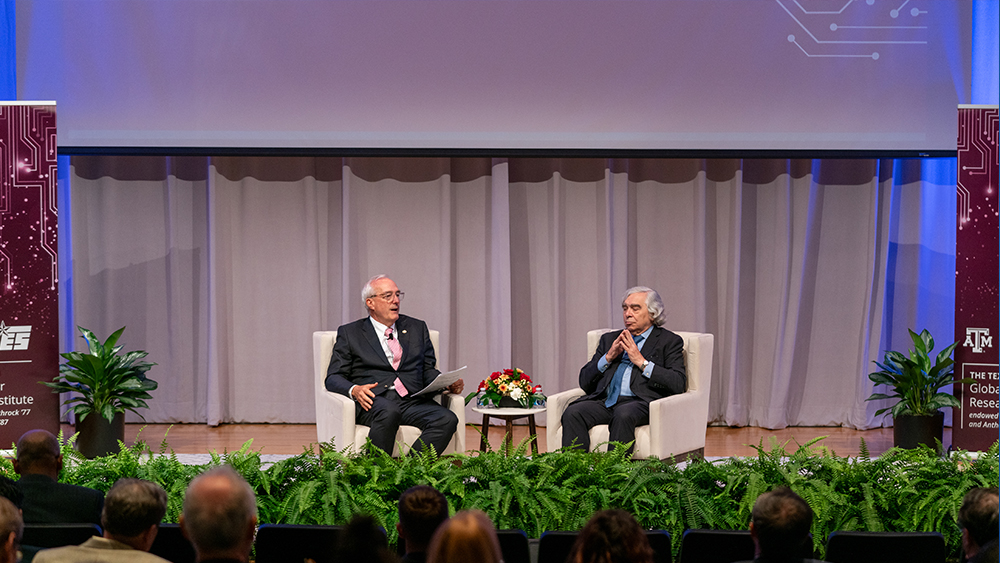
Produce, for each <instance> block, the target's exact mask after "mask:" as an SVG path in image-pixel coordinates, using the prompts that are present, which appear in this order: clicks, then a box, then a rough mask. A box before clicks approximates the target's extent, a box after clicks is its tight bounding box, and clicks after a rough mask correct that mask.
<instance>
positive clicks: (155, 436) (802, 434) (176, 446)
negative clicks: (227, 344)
mask: <svg viewBox="0 0 1000 563" xmlns="http://www.w3.org/2000/svg"><path fill="white" fill-rule="evenodd" d="M62 428H63V431H64V435H66V436H70V435H72V432H73V428H72V427H71V426H69V425H66V424H64V425H63V426H62ZM140 431H141V437H142V439H144V440H145V441H146V443H147V444H149V445H150V446H151V447H152V449H153V450H154V451H158V450H159V446H160V443H161V442H162V441H163V440H164V437H166V441H167V444H168V445H169V448H170V449H173V451H174V452H176V453H179V454H203V453H208V452H210V451H213V450H214V451H217V452H223V451H233V450H236V449H239V448H240V447H241V446H242V445H243V444H244V443H245V442H246V441H247V440H250V439H253V448H254V449H259V450H261V453H264V454H298V453H301V452H302V451H303V448H306V447H313V448H314V447H315V442H316V426H315V425H313V424H223V425H221V426H216V427H211V426H207V425H205V424H174V425H170V424H127V425H126V426H125V439H126V441H127V442H128V443H130V444H131V443H133V442H134V441H135V439H136V435H137V434H139V433H140ZM465 432H466V446H467V447H468V448H469V449H479V441H480V435H479V432H478V431H477V429H476V426H474V425H471V424H470V425H468V426H466V429H465ZM527 433H528V429H527V427H526V426H515V427H514V441H515V444H516V443H518V442H519V441H520V440H522V439H524V437H525V436H527ZM503 434H504V431H503V427H501V426H493V427H491V428H490V432H489V440H490V445H491V446H492V447H493V448H494V449H496V448H499V446H500V444H501V441H502V440H503ZM538 435H539V445H538V448H539V451H541V452H544V451H546V448H545V428H538ZM819 436H826V438H825V439H824V440H822V441H821V442H820V443H819V445H824V446H826V447H827V448H829V449H831V450H833V451H834V452H835V453H836V454H837V455H839V456H842V457H843V456H856V455H858V452H859V451H860V447H861V439H862V438H864V440H865V442H866V443H867V445H868V451H869V452H870V454H871V455H873V456H875V455H879V454H881V453H882V452H884V451H885V450H887V449H889V448H890V447H891V446H892V429H891V428H876V429H873V430H864V431H862V430H854V429H851V428H841V427H793V428H784V429H781V430H768V429H766V428H757V427H742V428H729V427H721V426H711V427H709V428H707V429H706V439H705V456H706V457H729V456H748V455H755V454H756V451H755V450H754V449H753V448H752V447H751V445H757V444H759V443H760V442H761V440H763V442H764V445H765V447H768V446H769V444H770V441H771V438H772V437H773V438H774V439H776V440H777V441H778V443H785V442H787V443H788V446H787V447H786V449H787V450H788V451H794V450H795V449H796V448H797V447H798V446H797V444H804V443H806V442H807V441H809V440H811V439H813V438H816V437H819ZM950 442H951V428H945V429H944V444H945V447H947V446H948V444H949V443H950Z"/></svg>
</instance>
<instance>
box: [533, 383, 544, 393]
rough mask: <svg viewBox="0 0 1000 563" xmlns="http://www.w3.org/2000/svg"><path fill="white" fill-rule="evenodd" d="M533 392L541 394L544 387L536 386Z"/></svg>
mask: <svg viewBox="0 0 1000 563" xmlns="http://www.w3.org/2000/svg"><path fill="white" fill-rule="evenodd" d="M531 392H532V393H541V392H542V386H541V385H535V388H534V389H532V390H531Z"/></svg>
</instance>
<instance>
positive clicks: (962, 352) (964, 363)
mask: <svg viewBox="0 0 1000 563" xmlns="http://www.w3.org/2000/svg"><path fill="white" fill-rule="evenodd" d="M997 159H998V151H997V106H979V105H961V106H958V181H957V188H958V233H957V237H956V243H955V244H956V249H955V253H956V265H955V340H957V341H958V346H957V347H956V348H955V378H956V379H964V378H968V379H971V380H972V382H971V383H965V384H958V385H955V396H956V397H958V398H959V400H960V401H961V403H962V405H961V406H960V407H957V408H956V409H955V416H954V418H953V422H952V434H951V436H952V445H953V446H955V447H956V448H962V449H965V450H969V451H983V450H985V449H987V448H989V447H990V445H992V444H993V442H995V441H997V435H998V422H1000V421H998V418H997V417H998V412H1000V410H998V402H1000V379H998V376H997V374H998V370H997V363H998V362H997V359H998V355H997V351H998V350H997V345H998V342H997V332H998V328H997V327H998V317H997V303H998V299H1000V294H998V292H997V289H998V288H997V285H998V284H997V280H998V277H1000V269H998V268H1000V260H998V255H1000V252H998V248H1000V247H998V246H997V236H998V234H1000V231H998V227H1000V222H998V212H1000V207H998V205H997V195H998V194H997V189H998V186H997V162H998V160H997Z"/></svg>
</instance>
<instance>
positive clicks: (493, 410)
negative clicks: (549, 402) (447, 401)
mask: <svg viewBox="0 0 1000 563" xmlns="http://www.w3.org/2000/svg"><path fill="white" fill-rule="evenodd" d="M472 412H478V413H479V414H488V415H490V416H528V415H529V414H541V413H543V412H545V407H531V408H530V409H521V408H517V409H515V408H509V407H508V408H499V407H472Z"/></svg>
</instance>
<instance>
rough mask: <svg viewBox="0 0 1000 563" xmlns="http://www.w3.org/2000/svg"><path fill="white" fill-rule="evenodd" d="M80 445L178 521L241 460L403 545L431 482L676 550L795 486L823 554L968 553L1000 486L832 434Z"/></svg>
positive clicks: (924, 452)
mask: <svg viewBox="0 0 1000 563" xmlns="http://www.w3.org/2000/svg"><path fill="white" fill-rule="evenodd" d="M140 437H141V435H140ZM74 440H75V436H74V437H72V438H70V439H69V440H66V441H65V442H63V446H62V451H63V455H64V457H65V459H66V460H67V461H68V462H67V463H65V464H64V469H63V472H62V474H61V475H60V480H61V481H63V482H66V483H73V484H77V485H83V486H87V487H92V488H95V489H99V490H102V491H107V490H108V489H109V488H110V487H111V485H112V484H114V482H115V481H116V480H118V479H120V478H122V477H138V478H141V479H148V480H150V481H154V482H156V483H159V484H160V485H161V486H163V487H164V489H166V491H167V494H168V497H169V501H168V509H167V516H166V518H165V521H167V522H176V521H177V518H178V516H179V515H180V512H181V508H182V502H183V498H184V490H185V488H186V487H187V484H188V483H189V482H190V481H191V479H193V478H194V477H195V476H196V475H198V474H199V473H201V472H203V471H205V470H206V469H207V468H209V467H212V466H216V465H220V464H228V465H231V466H232V467H233V468H235V469H236V470H237V471H238V472H239V473H240V474H242V475H243V476H244V477H245V478H246V479H247V481H248V482H249V483H250V485H251V487H253V489H254V492H255V493H256V494H257V506H258V510H259V514H258V517H259V520H260V522H262V523H263V522H270V523H285V524H344V523H346V522H347V521H348V520H349V519H350V518H351V516H352V515H354V514H356V513H367V514H371V515H372V516H374V517H375V519H376V520H377V521H378V522H379V523H380V524H381V525H382V526H383V527H384V528H385V530H386V531H387V533H388V534H389V542H390V544H395V543H396V540H397V534H396V526H395V524H396V522H397V520H398V515H397V512H396V501H397V499H398V498H399V495H400V494H401V493H402V492H403V491H405V490H406V489H408V488H409V487H411V486H414V485H418V484H427V485H431V486H433V487H435V488H437V489H438V490H440V491H441V492H443V493H444V494H445V496H446V497H447V498H448V502H449V504H450V507H451V510H452V512H455V511H458V510H464V509H469V508H478V509H480V510H483V511H485V512H486V513H487V514H488V515H489V516H490V518H492V520H493V522H494V524H495V525H496V527H497V528H498V529H510V528H520V529H522V530H525V531H526V532H527V533H528V535H529V536H530V537H536V538H537V537H539V536H540V535H541V533H542V532H543V531H546V530H577V529H580V528H582V527H583V525H584V524H585V523H586V521H587V519H588V518H589V517H590V515H591V514H592V513H593V512H594V511H595V510H600V509H604V508H622V509H625V510H628V511H629V512H631V513H632V514H634V515H635V516H636V518H637V519H638V521H639V522H640V523H641V524H642V525H643V526H644V527H646V528H649V529H663V530H667V531H668V532H669V533H670V535H671V538H672V540H673V548H674V555H675V556H676V555H677V552H678V551H679V550H680V541H681V536H682V534H683V532H684V530H685V529H688V528H713V529H734V530H743V529H746V528H747V526H748V524H749V521H750V509H751V507H752V506H753V503H754V501H755V500H756V499H757V497H758V496H759V495H760V494H761V493H764V492H766V491H768V490H771V489H772V488H774V487H776V486H779V485H786V486H788V487H790V488H791V489H792V490H794V491H795V492H797V493H798V494H799V495H801V496H802V497H803V498H805V499H806V501H807V502H808V503H809V505H810V506H811V507H812V509H813V511H814V513H815V518H814V520H813V525H812V535H813V542H814V547H815V549H816V553H817V555H818V556H819V557H820V558H822V557H823V556H824V554H825V552H826V546H825V542H826V538H827V536H828V535H829V534H830V532H833V531H835V530H863V531H873V532H879V531H934V532H940V533H941V534H942V535H943V536H944V538H945V541H946V543H947V546H948V551H949V552H950V557H952V558H957V557H958V554H959V550H960V547H961V531H960V529H959V527H958V524H957V516H958V510H959V507H960V506H961V503H962V498H963V496H964V495H965V493H966V492H967V491H968V490H969V489H971V488H973V487H988V486H996V485H997V483H998V481H1000V474H998V466H1000V464H998V445H997V443H994V444H993V446H992V447H990V449H989V450H988V451H987V452H985V453H984V454H983V455H980V456H979V457H978V459H973V458H972V457H970V456H969V455H968V454H965V453H962V452H958V453H953V454H952V455H950V456H949V457H940V456H938V455H937V454H936V453H935V451H934V450H932V449H931V448H926V447H923V448H921V449H917V450H902V449H897V448H893V449H890V450H888V451H887V452H885V453H884V454H882V455H880V456H878V457H876V458H874V459H872V458H871V457H870V456H869V454H868V451H867V448H866V446H865V444H864V442H863V441H862V444H861V454H860V455H859V456H858V457H856V458H849V457H839V456H837V454H836V453H835V452H833V451H831V450H829V449H828V448H826V447H825V446H822V445H821V444H820V443H821V441H822V440H823V438H817V439H815V440H811V441H809V442H807V443H805V444H802V445H797V447H796V448H795V449H794V450H793V451H791V452H789V451H788V445H789V443H788V442H785V443H783V444H779V443H778V442H777V440H776V439H775V438H773V437H772V438H771V440H770V443H769V444H768V445H767V446H765V445H764V443H763V440H762V441H761V442H760V444H758V445H757V446H755V449H756V450H757V455H756V456H753V457H738V458H725V459H721V460H716V461H704V460H699V461H692V462H690V463H688V464H684V465H683V466H682V467H677V466H675V465H672V464H668V463H663V462H661V461H659V460H655V459H650V460H638V461H635V460H632V459H631V458H630V456H629V454H628V453H627V451H626V449H625V447H624V446H622V445H615V447H613V448H612V449H611V451H610V452H607V453H600V452H592V453H585V452H579V451H564V450H560V451H556V452H551V453H545V454H539V455H536V456H532V457H528V456H527V455H526V453H527V451H528V446H529V445H530V442H529V441H528V440H525V441H523V442H521V443H520V444H518V445H517V446H515V447H510V448H504V449H502V450H500V451H488V452H485V453H479V452H474V453H470V454H468V455H462V454H456V455H448V456H441V457H438V456H436V455H434V453H433V452H425V453H423V454H421V455H417V456H408V457H403V458H400V459H393V458H391V457H389V456H388V455H386V454H384V453H382V452H378V453H375V454H371V455H368V454H354V453H345V452H343V451H338V450H337V449H336V448H335V447H334V446H333V444H322V445H321V446H320V453H319V454H316V453H313V452H312V451H311V450H309V449H306V450H305V451H303V453H301V454H299V455H296V456H292V457H290V458H288V459H285V460H282V461H279V462H277V463H273V464H268V463H265V462H263V461H262V459H261V453H260V451H259V450H254V449H253V448H252V442H253V441H252V440H251V441H248V442H247V443H246V444H244V445H243V447H241V448H240V449H239V450H237V451H235V452H225V453H222V454H219V453H216V452H212V453H211V462H210V463H208V464H206V465H185V464H183V463H181V462H180V461H178V459H177V457H176V455H175V454H174V453H173V452H172V451H169V447H168V445H167V441H166V437H164V440H163V442H162V443H161V444H160V447H159V450H158V451H154V450H153V449H152V448H151V447H149V446H148V445H147V444H146V443H145V442H144V441H142V440H141V439H140V440H137V442H136V444H135V445H134V446H131V447H128V446H126V445H125V444H121V450H120V452H119V453H117V454H115V455H111V456H107V457H103V458H96V459H92V460H88V459H85V458H83V457H82V456H80V455H79V454H78V453H77V452H76V451H75V450H74V449H73V442H74ZM60 441H61V442H62V435H60ZM0 471H3V473H4V474H6V475H7V476H9V477H11V478H16V475H14V471H13V466H12V464H11V462H10V460H9V459H2V460H0Z"/></svg>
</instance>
